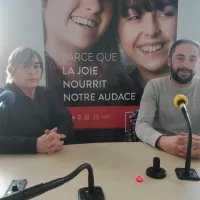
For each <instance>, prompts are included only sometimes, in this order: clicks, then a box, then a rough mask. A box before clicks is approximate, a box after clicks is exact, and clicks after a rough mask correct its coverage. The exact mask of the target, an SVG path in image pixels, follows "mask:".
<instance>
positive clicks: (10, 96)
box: [0, 90, 15, 111]
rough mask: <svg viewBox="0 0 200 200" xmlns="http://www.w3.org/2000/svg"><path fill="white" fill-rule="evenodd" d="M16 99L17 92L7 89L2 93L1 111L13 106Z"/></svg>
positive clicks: (0, 98) (0, 96)
mask: <svg viewBox="0 0 200 200" xmlns="http://www.w3.org/2000/svg"><path fill="white" fill-rule="evenodd" d="M14 101H15V94H14V93H13V92H11V91H9V90H5V91H3V92H2V93H1V94H0V111H3V110H5V109H6V108H7V107H9V106H11V105H12V104H13V103H14Z"/></svg>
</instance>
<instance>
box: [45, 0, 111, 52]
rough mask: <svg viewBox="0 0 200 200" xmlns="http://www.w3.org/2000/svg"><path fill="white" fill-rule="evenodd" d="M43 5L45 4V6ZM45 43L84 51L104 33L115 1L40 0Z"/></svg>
mask: <svg viewBox="0 0 200 200" xmlns="http://www.w3.org/2000/svg"><path fill="white" fill-rule="evenodd" d="M44 2H45V3H44ZM43 3H44V7H43V13H44V22H45V28H46V42H47V43H48V40H51V42H53V43H55V44H56V45H58V44H60V45H61V46H63V48H66V45H67V48H71V49H72V50H74V49H75V50H76V51H86V50H88V49H89V48H90V47H91V46H93V45H94V44H95V43H96V42H97V41H98V40H99V39H100V38H101V37H102V36H103V34H104V33H105V31H106V30H107V28H108V26H109V24H110V21H111V18H112V14H113V4H114V0H56V1H55V0H48V1H47V0H46V1H45V0H43Z"/></svg>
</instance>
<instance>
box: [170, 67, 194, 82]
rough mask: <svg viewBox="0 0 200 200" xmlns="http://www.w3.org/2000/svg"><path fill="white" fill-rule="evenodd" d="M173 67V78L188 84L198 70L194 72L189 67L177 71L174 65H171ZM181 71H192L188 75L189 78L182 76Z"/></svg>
mask: <svg viewBox="0 0 200 200" xmlns="http://www.w3.org/2000/svg"><path fill="white" fill-rule="evenodd" d="M170 69H171V76H172V78H173V79H174V80H175V81H176V82H177V83H179V84H187V83H189V82H190V81H191V80H192V79H193V77H194V75H195V73H196V72H193V71H192V70H191V69H188V68H178V69H177V70H176V71H175V70H174V69H173V68H172V66H171V67H170ZM180 71H188V72H189V73H190V75H189V76H188V77H187V78H181V77H180V76H179V75H178V73H179V72H180Z"/></svg>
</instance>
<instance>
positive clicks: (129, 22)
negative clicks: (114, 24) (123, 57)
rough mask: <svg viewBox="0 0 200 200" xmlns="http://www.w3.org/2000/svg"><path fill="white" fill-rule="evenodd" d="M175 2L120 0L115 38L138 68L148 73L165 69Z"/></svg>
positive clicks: (172, 37) (173, 29)
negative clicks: (117, 38)
mask: <svg viewBox="0 0 200 200" xmlns="http://www.w3.org/2000/svg"><path fill="white" fill-rule="evenodd" d="M177 1H178V0H157V1H155V0H146V1H145V0H143V1H140V0H139V1H136V0H124V1H123V2H122V3H121V13H120V19H119V26H118V32H119V39H120V42H121V45H122V48H123V50H124V52H125V53H126V54H127V56H128V57H129V58H130V59H131V60H132V61H133V62H135V63H136V65H137V67H138V68H142V69H144V70H148V71H151V72H158V71H165V70H166V66H167V65H166V64H167V59H168V54H169V50H170V47H171V45H172V44H173V43H174V41H175V40H176V30H177V5H178V2H177ZM167 68H168V67H167Z"/></svg>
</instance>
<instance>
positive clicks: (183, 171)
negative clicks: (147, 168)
mask: <svg viewBox="0 0 200 200" xmlns="http://www.w3.org/2000/svg"><path fill="white" fill-rule="evenodd" d="M178 103H179V105H180V104H182V103H183V106H182V108H181V111H182V113H183V116H184V118H185V121H186V122H187V125H188V129H189V133H188V147H187V155H186V160H185V168H176V169H175V172H176V176H177V178H178V179H181V180H193V181H199V180H200V178H199V176H198V174H197V172H196V170H195V169H192V168H191V151H192V125H191V121H190V117H189V115H188V112H187V108H186V106H185V104H184V102H183V101H179V102H178Z"/></svg>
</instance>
